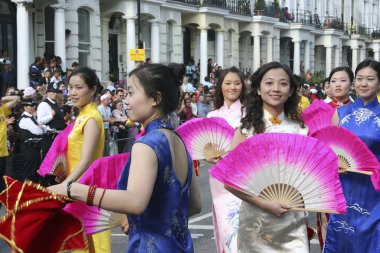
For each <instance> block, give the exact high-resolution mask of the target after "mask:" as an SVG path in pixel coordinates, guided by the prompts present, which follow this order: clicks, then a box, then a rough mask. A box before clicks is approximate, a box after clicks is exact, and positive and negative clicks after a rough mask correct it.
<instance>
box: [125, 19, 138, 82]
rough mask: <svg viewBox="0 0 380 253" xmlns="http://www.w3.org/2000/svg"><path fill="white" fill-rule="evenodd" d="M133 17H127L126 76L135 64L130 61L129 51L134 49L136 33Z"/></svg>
mask: <svg viewBox="0 0 380 253" xmlns="http://www.w3.org/2000/svg"><path fill="white" fill-rule="evenodd" d="M135 19H136V18H135V17H127V18H126V20H127V26H126V28H127V31H126V33H125V35H126V41H127V74H129V72H131V71H132V70H133V69H134V68H135V62H134V61H131V60H130V55H129V50H131V49H134V48H136V31H135Z"/></svg>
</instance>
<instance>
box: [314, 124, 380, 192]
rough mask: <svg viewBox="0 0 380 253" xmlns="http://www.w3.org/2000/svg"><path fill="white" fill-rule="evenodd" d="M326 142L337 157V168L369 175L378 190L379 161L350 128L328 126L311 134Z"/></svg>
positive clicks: (379, 181) (379, 184)
mask: <svg viewBox="0 0 380 253" xmlns="http://www.w3.org/2000/svg"><path fill="white" fill-rule="evenodd" d="M312 136H313V137H314V138H317V139H318V140H320V141H322V142H324V143H326V144H327V145H329V146H330V148H331V149H332V150H333V151H334V152H335V153H336V155H337V156H338V158H339V168H342V169H344V170H345V171H348V172H356V173H361V174H367V175H371V181H372V184H373V186H374V188H375V189H376V190H380V180H379V175H380V163H379V161H378V160H377V158H376V156H375V155H374V154H373V153H372V152H371V150H369V148H368V147H367V145H366V144H365V143H364V142H363V141H362V140H360V139H359V138H358V137H357V136H356V135H355V134H353V133H352V132H351V131H350V130H348V129H345V128H343V127H340V126H328V127H325V128H322V129H320V130H318V131H317V132H315V133H314V134H313V135H312Z"/></svg>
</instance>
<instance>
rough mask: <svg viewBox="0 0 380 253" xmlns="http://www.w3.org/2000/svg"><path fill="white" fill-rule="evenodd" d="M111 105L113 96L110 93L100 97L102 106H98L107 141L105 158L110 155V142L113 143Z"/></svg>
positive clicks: (105, 143)
mask: <svg viewBox="0 0 380 253" xmlns="http://www.w3.org/2000/svg"><path fill="white" fill-rule="evenodd" d="M110 104H111V95H109V94H108V93H105V94H104V95H102V96H101V97H100V105H99V106H98V110H99V112H100V114H101V115H102V118H103V125H104V135H105V141H104V152H103V155H104V156H108V155H110V142H111V130H110V124H112V123H113V119H112V117H111V116H112V113H111V108H110V107H109V105H110Z"/></svg>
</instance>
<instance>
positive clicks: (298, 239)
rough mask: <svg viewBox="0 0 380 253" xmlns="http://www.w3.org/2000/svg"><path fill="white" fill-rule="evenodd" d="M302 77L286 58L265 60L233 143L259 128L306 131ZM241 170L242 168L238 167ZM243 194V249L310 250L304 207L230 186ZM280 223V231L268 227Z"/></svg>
mask: <svg viewBox="0 0 380 253" xmlns="http://www.w3.org/2000/svg"><path fill="white" fill-rule="evenodd" d="M297 88H298V85H297V82H296V81H295V79H294V77H293V74H292V72H291V70H290V69H289V68H288V67H287V66H285V65H282V64H281V63H278V62H271V63H267V64H264V65H262V66H261V67H260V68H259V69H257V71H256V72H255V73H254V74H253V75H252V78H251V89H250V92H249V94H248V96H247V101H246V103H245V105H246V107H245V110H246V111H245V113H246V114H245V115H246V116H244V117H243V118H242V120H241V123H242V125H241V127H239V128H238V129H237V130H236V132H235V136H234V139H233V142H232V145H231V146H232V147H231V148H234V147H236V146H237V145H238V144H239V143H240V142H242V141H244V140H245V139H246V138H248V137H250V136H252V135H255V134H260V133H269V132H280V133H296V134H303V135H306V134H307V128H304V127H303V123H302V121H301V118H300V110H299V108H298V103H299V99H300V98H299V96H298V95H297ZM236 169H239V168H236ZM226 188H227V189H228V190H229V191H231V192H232V193H233V194H235V195H236V196H237V197H238V198H240V199H242V200H243V201H242V204H241V207H240V214H239V231H238V251H239V252H260V253H262V252H268V253H270V252H292V253H296V252H302V253H303V252H309V244H308V237H307V229H306V216H305V213H304V212H289V208H290V207H289V206H287V205H285V204H282V203H278V202H274V201H269V200H264V199H262V198H259V197H254V196H251V195H247V194H245V193H243V192H240V191H237V190H235V189H233V188H230V187H228V186H226ZM273 226H275V227H276V229H275V230H269V229H268V228H270V227H273Z"/></svg>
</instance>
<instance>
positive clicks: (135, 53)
mask: <svg viewBox="0 0 380 253" xmlns="http://www.w3.org/2000/svg"><path fill="white" fill-rule="evenodd" d="M129 59H130V60H131V61H145V49H131V50H129Z"/></svg>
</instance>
